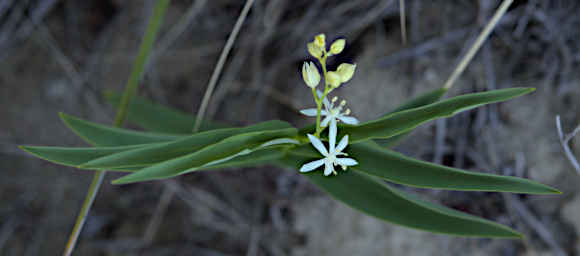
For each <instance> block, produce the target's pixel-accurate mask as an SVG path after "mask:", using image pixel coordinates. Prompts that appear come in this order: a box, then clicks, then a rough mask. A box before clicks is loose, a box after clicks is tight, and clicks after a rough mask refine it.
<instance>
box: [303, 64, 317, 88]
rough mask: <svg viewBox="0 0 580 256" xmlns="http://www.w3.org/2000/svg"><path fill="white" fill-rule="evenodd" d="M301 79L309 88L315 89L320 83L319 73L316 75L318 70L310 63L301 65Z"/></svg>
mask: <svg viewBox="0 0 580 256" xmlns="http://www.w3.org/2000/svg"><path fill="white" fill-rule="evenodd" d="M302 79H304V82H305V83H306V85H307V86H308V87H310V88H315V87H316V86H317V85H318V83H320V73H318V68H316V65H314V63H312V61H311V62H310V63H306V62H304V64H302Z"/></svg>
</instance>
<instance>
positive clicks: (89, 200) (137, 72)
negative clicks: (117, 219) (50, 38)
mask: <svg viewBox="0 0 580 256" xmlns="http://www.w3.org/2000/svg"><path fill="white" fill-rule="evenodd" d="M169 2H170V0H158V1H157V3H156V4H155V9H154V10H153V16H152V17H151V19H150V21H149V24H148V25H147V30H146V31H145V36H144V37H143V40H142V41H141V45H140V46H139V51H138V54H137V60H136V61H135V65H134V66H133V70H132V71H131V75H130V76H129V80H128V81H127V85H126V86H125V91H124V93H123V97H122V99H121V104H120V106H119V110H118V111H117V115H116V117H115V122H114V126H115V127H121V126H123V123H124V121H125V118H126V117H127V112H128V108H129V103H130V102H131V99H132V98H133V96H134V95H135V93H136V91H137V86H138V85H139V81H140V80H141V78H142V77H143V71H144V67H145V64H146V63H147V59H148V57H149V55H150V53H151V50H152V48H153V43H154V42H155V38H156V37H157V33H158V32H159V27H160V26H161V22H162V21H163V16H164V15H165V11H166V10H167V6H168V5H169ZM104 177H105V171H96V172H95V175H94V177H93V181H92V182H91V185H90V187H89V190H88V192H87V196H86V197H85V201H84V202H83V206H82V207H81V210H80V212H79V215H78V217H77V220H76V222H75V225H74V227H73V230H72V232H71V234H70V236H69V240H68V242H67V244H66V247H65V251H64V253H63V255H65V256H69V255H71V254H72V251H73V250H74V248H75V245H76V242H77V240H78V237H79V235H80V233H81V231H82V229H83V226H84V224H85V221H86V218H87V215H88V213H89V211H90V210H91V207H92V205H93V202H94V201H95V197H96V195H97V192H98V191H99V188H100V186H101V184H102V183H103V178H104Z"/></svg>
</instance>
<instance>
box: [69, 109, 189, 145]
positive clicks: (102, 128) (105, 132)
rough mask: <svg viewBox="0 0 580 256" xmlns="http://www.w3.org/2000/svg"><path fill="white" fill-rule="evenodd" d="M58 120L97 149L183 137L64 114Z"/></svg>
mask: <svg viewBox="0 0 580 256" xmlns="http://www.w3.org/2000/svg"><path fill="white" fill-rule="evenodd" d="M60 118H61V119H62V121H63V122H64V123H65V124H66V125H67V126H68V127H69V128H70V129H71V130H73V131H74V132H75V133H76V134H77V135H78V136H79V137H81V138H82V139H84V140H85V141H86V142H88V143H89V144H93V145H95V146H99V147H107V146H127V145H135V144H146V143H155V142H166V141H172V140H176V139H179V138H182V137H183V136H177V135H169V134H159V133H150V132H138V131H133V130H127V129H122V128H117V127H112V126H107V125H102V124H97V123H93V122H88V121H85V120H81V119H78V118H76V117H73V116H71V115H67V114H64V113H60Z"/></svg>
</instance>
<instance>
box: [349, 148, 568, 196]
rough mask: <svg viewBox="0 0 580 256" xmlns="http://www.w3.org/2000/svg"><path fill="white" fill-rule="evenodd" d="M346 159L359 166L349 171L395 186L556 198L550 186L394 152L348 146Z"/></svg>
mask: <svg viewBox="0 0 580 256" xmlns="http://www.w3.org/2000/svg"><path fill="white" fill-rule="evenodd" d="M347 152H348V154H349V156H351V157H352V158H354V159H356V160H357V161H358V162H359V164H358V165H356V166H353V167H351V168H353V169H355V170H357V171H360V172H363V173H366V174H369V175H372V176H376V177H379V178H382V179H385V180H388V181H391V182H394V183H398V184H403V185H408V186H414V187H421V188H432V189H447V190H464V191H495V192H512V193H527V194H559V193H560V192H559V191H558V190H556V189H554V188H551V187H549V186H546V185H543V184H540V183H537V182H534V181H531V180H528V179H522V178H518V177H511V176H500V175H492V174H485V173H477V172H469V171H464V170H460V169H455V168H451V167H447V166H443V165H437V164H433V163H429V162H425V161H421V160H417V159H413V158H410V157H407V156H404V155H402V154H399V153H396V152H394V151H391V150H388V149H383V148H379V147H373V146H370V145H369V144H368V143H358V144H354V145H350V146H349V147H348V149H347Z"/></svg>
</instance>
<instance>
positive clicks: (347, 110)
mask: <svg viewBox="0 0 580 256" xmlns="http://www.w3.org/2000/svg"><path fill="white" fill-rule="evenodd" d="M345 114H346V115H347V116H348V115H350V108H347V109H346V112H345Z"/></svg>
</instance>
